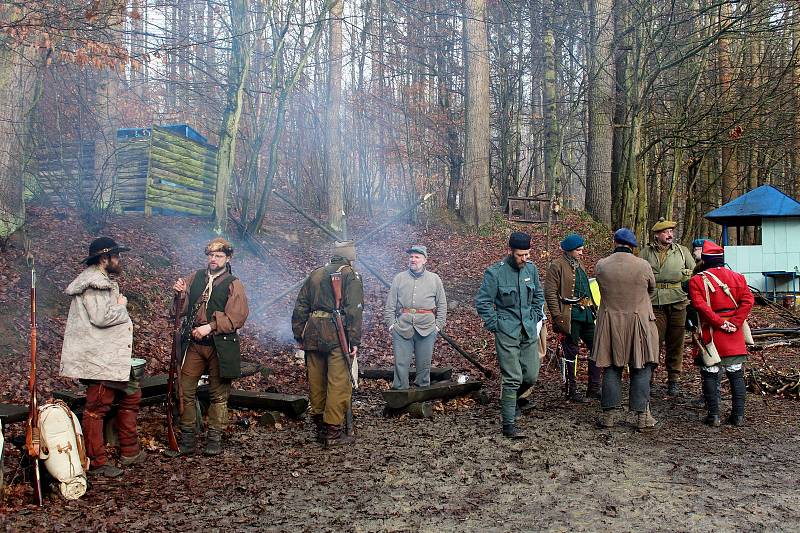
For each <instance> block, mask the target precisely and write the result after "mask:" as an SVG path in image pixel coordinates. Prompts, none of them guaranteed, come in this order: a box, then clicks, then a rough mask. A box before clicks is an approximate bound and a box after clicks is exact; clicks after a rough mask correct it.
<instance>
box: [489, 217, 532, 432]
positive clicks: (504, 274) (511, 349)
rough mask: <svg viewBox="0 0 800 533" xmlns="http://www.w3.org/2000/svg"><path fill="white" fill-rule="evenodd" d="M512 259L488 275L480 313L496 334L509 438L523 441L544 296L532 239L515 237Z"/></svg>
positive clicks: (511, 245)
mask: <svg viewBox="0 0 800 533" xmlns="http://www.w3.org/2000/svg"><path fill="white" fill-rule="evenodd" d="M508 248H509V250H508V256H507V257H506V258H505V259H503V260H502V261H500V262H498V263H495V264H493V265H492V266H490V267H489V268H487V269H486V271H485V272H484V274H483V283H482V284H481V288H480V290H479V291H478V296H477V297H476V298H475V307H476V308H477V310H478V314H479V315H480V317H481V319H483V325H484V327H485V328H486V329H488V330H489V331H491V332H492V333H494V338H495V350H496V352H497V359H498V362H499V363H500V372H501V374H502V393H501V397H500V409H501V413H502V420H503V436H505V437H509V438H513V439H520V438H525V436H524V435H523V434H521V433H519V432H518V431H517V427H516V423H515V419H516V412H517V401H518V398H519V397H520V396H521V395H522V394H524V393H525V391H527V390H528V389H529V388H531V387H532V386H533V384H534V383H536V380H537V378H538V377H539V366H540V360H539V353H538V352H539V349H538V340H539V329H540V327H541V326H540V322H541V320H542V319H543V317H544V291H543V289H542V284H541V282H540V280H539V272H538V270H537V269H536V266H535V265H534V264H533V263H532V262H530V260H529V259H530V248H531V237H530V235H528V234H527V233H522V232H514V233H512V234H511V237H510V238H509V241H508Z"/></svg>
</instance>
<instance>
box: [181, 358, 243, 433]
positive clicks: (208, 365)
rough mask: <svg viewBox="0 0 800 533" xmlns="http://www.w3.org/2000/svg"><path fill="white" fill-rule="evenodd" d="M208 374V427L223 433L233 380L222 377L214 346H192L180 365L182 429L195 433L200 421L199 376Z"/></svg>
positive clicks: (226, 424)
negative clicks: (197, 401) (196, 424)
mask: <svg viewBox="0 0 800 533" xmlns="http://www.w3.org/2000/svg"><path fill="white" fill-rule="evenodd" d="M203 374H208V392H209V396H210V398H211V405H210V406H209V408H208V427H209V429H215V430H218V431H223V430H225V428H226V427H227V426H228V396H230V393H231V380H229V379H224V378H221V377H219V360H218V359H217V350H216V349H215V348H214V346H213V345H212V346H206V345H203V344H195V343H194V342H192V343H190V344H189V348H188V349H187V350H186V358H185V359H184V360H183V366H181V387H182V388H183V414H182V415H181V430H183V431H186V430H192V429H194V427H195V421H196V420H197V408H196V403H195V402H196V398H197V382H198V380H199V379H200V376H202V375H203Z"/></svg>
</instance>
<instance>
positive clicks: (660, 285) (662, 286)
mask: <svg viewBox="0 0 800 533" xmlns="http://www.w3.org/2000/svg"><path fill="white" fill-rule="evenodd" d="M656 288H657V289H680V288H681V284H680V282H678V283H656Z"/></svg>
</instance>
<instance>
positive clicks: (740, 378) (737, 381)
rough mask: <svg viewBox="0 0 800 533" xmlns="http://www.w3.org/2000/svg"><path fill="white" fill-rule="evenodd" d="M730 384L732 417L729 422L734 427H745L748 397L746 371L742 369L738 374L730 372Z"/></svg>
mask: <svg viewBox="0 0 800 533" xmlns="http://www.w3.org/2000/svg"><path fill="white" fill-rule="evenodd" d="M728 383H730V384H731V400H732V406H731V416H730V417H728V422H729V423H730V424H733V425H734V426H743V425H744V402H745V396H746V395H747V388H746V387H745V384H744V369H743V368H740V369H739V370H737V371H736V372H728Z"/></svg>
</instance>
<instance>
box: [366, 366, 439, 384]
mask: <svg viewBox="0 0 800 533" xmlns="http://www.w3.org/2000/svg"><path fill="white" fill-rule="evenodd" d="M358 376H359V377H360V378H362V379H382V380H384V381H392V380H393V379H394V370H392V369H391V368H380V367H377V366H366V367H359V369H358ZM416 377H417V373H416V372H415V371H414V370H412V371H410V372H409V373H408V380H409V381H412V380H414V379H416ZM452 377H453V368H452V367H449V366H445V367H441V368H436V367H434V368H431V382H436V381H448V380H449V379H450V378H452Z"/></svg>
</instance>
